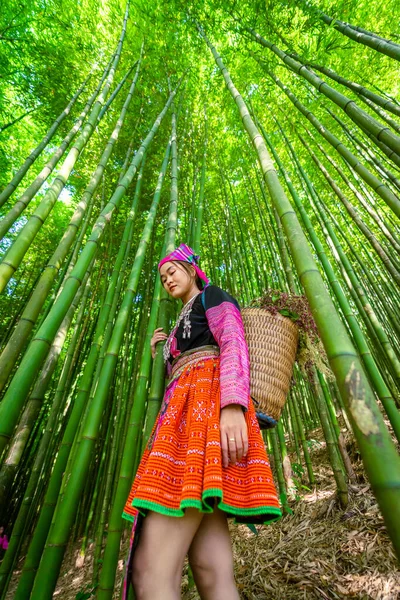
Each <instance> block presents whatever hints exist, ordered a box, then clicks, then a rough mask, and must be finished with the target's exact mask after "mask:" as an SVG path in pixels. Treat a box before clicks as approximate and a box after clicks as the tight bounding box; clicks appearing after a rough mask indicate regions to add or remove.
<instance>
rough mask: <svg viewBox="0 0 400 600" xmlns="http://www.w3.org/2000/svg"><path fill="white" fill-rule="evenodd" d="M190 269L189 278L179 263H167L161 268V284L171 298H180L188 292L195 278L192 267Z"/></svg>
mask: <svg viewBox="0 0 400 600" xmlns="http://www.w3.org/2000/svg"><path fill="white" fill-rule="evenodd" d="M191 268H192V270H193V276H192V277H190V275H189V273H187V272H186V271H185V268H184V267H182V266H181V265H180V264H179V263H178V264H177V263H176V262H172V261H168V262H166V263H164V264H163V265H162V266H161V269H160V277H161V283H162V284H163V286H164V289H165V290H166V291H167V292H168V294H170V295H171V296H172V297H173V298H182V296H184V295H185V294H187V293H188V292H189V291H190V289H191V287H192V285H193V281H194V278H195V275H194V269H193V267H191Z"/></svg>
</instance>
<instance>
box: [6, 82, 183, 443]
mask: <svg viewBox="0 0 400 600" xmlns="http://www.w3.org/2000/svg"><path fill="white" fill-rule="evenodd" d="M175 94H176V91H174V92H172V94H171V95H170V97H169V99H168V101H167V103H166V105H165V107H164V109H163V110H162V111H161V113H160V114H159V115H158V117H157V119H156V120H155V122H154V124H153V127H152V128H151V130H150V131H149V133H148V135H147V136H146V138H145V139H144V140H143V142H142V144H141V146H140V148H139V149H138V151H137V153H136V155H135V156H134V158H133V159H132V162H131V164H130V166H129V168H128V170H127V172H126V174H125V175H124V177H123V179H122V180H121V182H120V183H119V184H118V185H117V188H116V190H115V192H114V194H113V195H112V197H111V198H110V200H109V202H108V203H107V205H106V206H105V208H104V209H103V210H102V212H101V213H100V216H99V217H98V219H97V220H96V222H95V224H94V227H93V229H92V232H91V235H90V236H89V238H88V240H87V242H86V245H85V247H84V249H83V251H82V253H81V255H80V257H79V259H78V261H77V263H76V265H75V267H74V269H73V270H72V272H71V274H70V275H69V277H68V280H67V281H66V283H65V285H64V288H63V290H62V292H61V294H60V295H59V297H58V298H57V301H56V302H55V303H54V305H53V307H52V309H51V311H50V313H49V315H48V316H47V318H46V320H45V321H44V323H43V324H42V326H41V327H40V329H39V330H38V332H37V334H36V335H35V338H34V339H33V340H32V342H31V344H30V346H29V347H28V350H27V351H26V353H25V355H24V357H23V359H22V361H21V364H20V366H19V368H18V371H17V372H16V374H15V376H14V378H13V379H12V381H11V383H10V385H9V387H8V389H7V392H6V394H5V395H4V398H3V400H2V402H1V405H0V423H1V425H0V428H1V429H0V452H2V451H3V449H4V448H5V447H6V445H7V443H8V440H9V439H10V437H11V435H12V431H13V429H14V427H15V424H16V422H17V420H18V418H19V413H20V411H21V408H22V406H23V404H24V397H25V396H24V395H25V394H26V393H27V392H28V390H29V388H30V386H31V385H32V382H33V380H34V378H35V374H36V371H37V369H38V368H40V365H41V364H42V362H43V360H44V358H45V356H46V354H47V352H48V348H49V345H50V344H51V341H52V340H53V339H54V336H55V334H56V332H57V330H58V327H59V326H60V324H61V321H62V319H63V318H64V316H65V314H66V312H67V310H68V307H69V305H70V304H71V302H72V300H73V298H74V296H75V294H76V292H77V290H78V288H79V286H80V284H81V281H82V277H83V274H84V273H85V271H86V269H87V267H88V265H89V264H90V261H91V259H92V258H93V255H94V253H95V251H96V247H97V244H98V243H99V241H100V240H101V239H102V237H103V235H104V231H105V229H106V228H107V225H108V223H109V222H110V219H111V217H112V214H113V212H114V211H115V209H116V207H117V206H118V204H119V203H120V201H121V199H122V198H123V196H124V194H125V192H126V189H127V188H128V186H129V185H130V183H131V181H132V179H133V177H134V175H135V173H136V171H137V169H138V167H139V165H140V163H141V160H142V158H143V155H144V153H145V151H146V149H147V148H148V147H149V145H150V143H151V141H152V140H153V138H154V136H155V134H156V131H157V130H158V128H159V126H160V124H161V121H162V119H163V118H164V116H165V114H166V112H167V110H168V108H169V106H170V104H171V102H172V99H173V97H174V95H175Z"/></svg>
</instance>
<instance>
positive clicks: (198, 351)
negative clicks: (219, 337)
mask: <svg viewBox="0 0 400 600" xmlns="http://www.w3.org/2000/svg"><path fill="white" fill-rule="evenodd" d="M212 356H219V347H218V346H212V345H206V346H199V347H198V348H193V349H191V350H186V352H182V354H179V356H177V357H176V358H174V360H173V361H172V372H171V376H170V377H169V379H168V385H169V384H170V383H172V381H174V379H177V378H178V377H179V375H181V374H182V372H183V371H184V369H186V367H188V366H189V365H193V364H195V363H196V362H198V361H199V360H204V359H205V358H211V357H212Z"/></svg>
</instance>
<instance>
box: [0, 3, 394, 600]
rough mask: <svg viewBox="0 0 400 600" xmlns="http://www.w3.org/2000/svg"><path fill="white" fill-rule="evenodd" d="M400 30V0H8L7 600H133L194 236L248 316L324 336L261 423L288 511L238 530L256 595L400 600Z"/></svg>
mask: <svg viewBox="0 0 400 600" xmlns="http://www.w3.org/2000/svg"><path fill="white" fill-rule="evenodd" d="M399 25H400V3H399V2H398V1H397V0H387V1H386V2H385V3H382V2H377V0H368V1H367V0H337V1H336V2H333V1H332V0H292V1H288V0H276V1H275V2H270V1H269V0H241V2H237V1H236V0H223V1H221V2H216V1H215V0H193V1H192V2H184V1H182V0H171V1H169V2H162V1H161V0H147V1H144V0H79V1H74V0H63V1H61V0H20V1H19V2H16V1H15V0H14V1H13V0H3V2H2V4H1V11H0V260H1V262H0V291H1V295H0V340H1V348H0V457H1V461H0V528H4V529H3V533H4V534H5V535H6V536H7V539H8V547H7V548H6V549H5V547H4V549H3V550H2V549H0V598H1V600H11V599H15V600H27V599H29V598H31V599H33V600H50V599H51V598H59V599H61V600H64V599H66V600H72V599H76V600H84V599H89V598H97V599H98V600H112V599H117V598H118V599H120V598H122V582H123V577H124V568H125V567H124V565H125V561H126V559H127V552H128V547H129V537H130V531H131V528H132V523H129V522H128V521H127V520H125V519H123V518H122V511H123V508H124V505H125V502H126V501H127V497H128V494H129V491H130V489H131V485H132V482H133V480H134V477H135V473H136V470H137V468H138V465H139V462H140V459H141V456H142V453H143V451H144V448H145V445H146V443H147V441H148V439H149V435H150V433H151V431H152V428H153V425H154V423H155V421H156V418H157V415H158V413H159V410H160V406H161V402H162V399H163V394H164V388H165V372H164V362H163V352H162V344H161V343H160V344H159V345H158V346H157V352H156V355H155V358H154V360H153V358H152V354H151V346H150V340H151V338H152V335H153V332H154V330H155V329H156V328H157V327H163V328H164V331H165V332H169V331H170V330H171V327H172V326H173V324H174V323H175V321H176V318H177V316H178V314H179V311H180V307H181V305H180V304H179V303H178V301H177V300H174V299H173V298H172V297H171V296H170V295H169V294H168V293H167V292H166V290H165V289H164V287H163V286H162V283H161V281H160V276H159V272H158V268H157V265H158V263H159V261H160V260H161V259H162V258H163V257H164V256H166V254H168V253H169V252H171V251H172V250H173V249H174V248H175V247H177V246H178V245H179V244H181V243H186V244H188V245H189V246H191V247H192V248H193V249H194V251H195V252H196V253H197V254H198V255H199V256H200V263H199V264H200V266H201V268H202V269H204V271H205V272H206V273H207V274H208V276H209V278H210V281H211V282H212V284H214V285H216V286H220V287H221V288H222V289H223V290H226V291H227V292H228V293H229V294H231V295H233V296H234V298H236V299H237V300H238V302H239V305H240V307H241V308H244V307H249V306H250V305H251V304H252V303H254V302H255V301H256V300H257V299H258V298H261V297H263V296H264V295H265V294H266V293H270V294H272V295H273V294H274V291H275V292H277V293H280V294H281V293H283V294H284V296H285V297H286V296H287V295H289V294H294V295H297V296H302V295H304V296H305V298H306V299H307V302H308V306H309V309H310V312H311V314H312V318H313V323H314V324H315V327H316V331H317V332H318V337H319V345H317V346H316V347H315V348H317V350H315V348H314V353H316V352H317V353H318V356H317V357H316V361H315V363H313V365H312V366H309V367H308V371H309V373H308V375H307V373H306V372H305V371H304V369H302V368H301V367H300V365H299V364H298V362H297V361H296V363H295V365H294V371H293V377H292V380H291V386H290V391H289V393H288V395H287V399H286V403H285V405H284V408H283V412H282V415H281V418H280V419H279V420H278V422H277V424H276V426H275V427H272V428H269V429H265V430H263V431H262V436H263V440H264V443H265V448H266V451H267V454H268V458H269V461H270V464H271V468H272V472H273V476H274V481H275V485H276V488H277V491H278V495H279V501H280V505H281V510H282V518H281V519H279V520H277V521H276V522H274V523H271V524H269V525H268V526H266V525H261V526H254V525H247V524H245V523H243V524H234V523H233V522H232V523H231V522H229V529H230V533H231V538H232V547H233V557H234V573H235V581H236V585H237V589H238V592H239V595H240V597H241V598H243V599H246V600H252V599H275V600H279V599H285V600H291V599H306V600H310V599H311V600H312V599H327V600H330V599H338V598H360V599H369V598H371V599H374V600H377V599H381V600H395V599H396V598H399V597H400V592H399V590H400V570H399V565H398V561H399V559H400V457H399V448H400V413H399V408H400V220H399V217H400V62H399V61H400V29H399ZM282 314H284V313H282ZM154 560H157V557H156V556H155V557H154ZM129 594H130V595H129V598H133V597H134V596H133V592H132V591H130V592H129ZM181 594H182V596H181V597H182V598H184V599H186V600H190V599H193V600H194V599H199V598H200V596H199V593H198V591H197V589H196V585H195V583H194V579H193V574H192V571H191V568H190V566H189V565H188V562H187V561H185V565H184V568H183V573H182V587H181Z"/></svg>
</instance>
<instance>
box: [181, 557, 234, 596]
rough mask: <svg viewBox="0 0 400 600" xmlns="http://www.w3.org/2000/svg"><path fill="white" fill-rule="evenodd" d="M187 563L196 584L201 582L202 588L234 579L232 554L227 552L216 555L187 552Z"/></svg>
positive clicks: (212, 587) (216, 585)
mask: <svg viewBox="0 0 400 600" xmlns="http://www.w3.org/2000/svg"><path fill="white" fill-rule="evenodd" d="M189 564H190V568H191V569H192V571H193V575H194V579H195V581H196V584H197V585H199V584H201V587H202V588H203V589H204V588H206V589H209V590H211V589H215V588H218V587H219V585H220V584H221V585H226V584H227V583H228V582H234V580H235V578H234V570H233V559H232V555H230V554H228V553H224V554H223V555H221V556H218V557H216V556H215V555H214V556H210V555H208V554H207V553H193V552H189Z"/></svg>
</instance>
